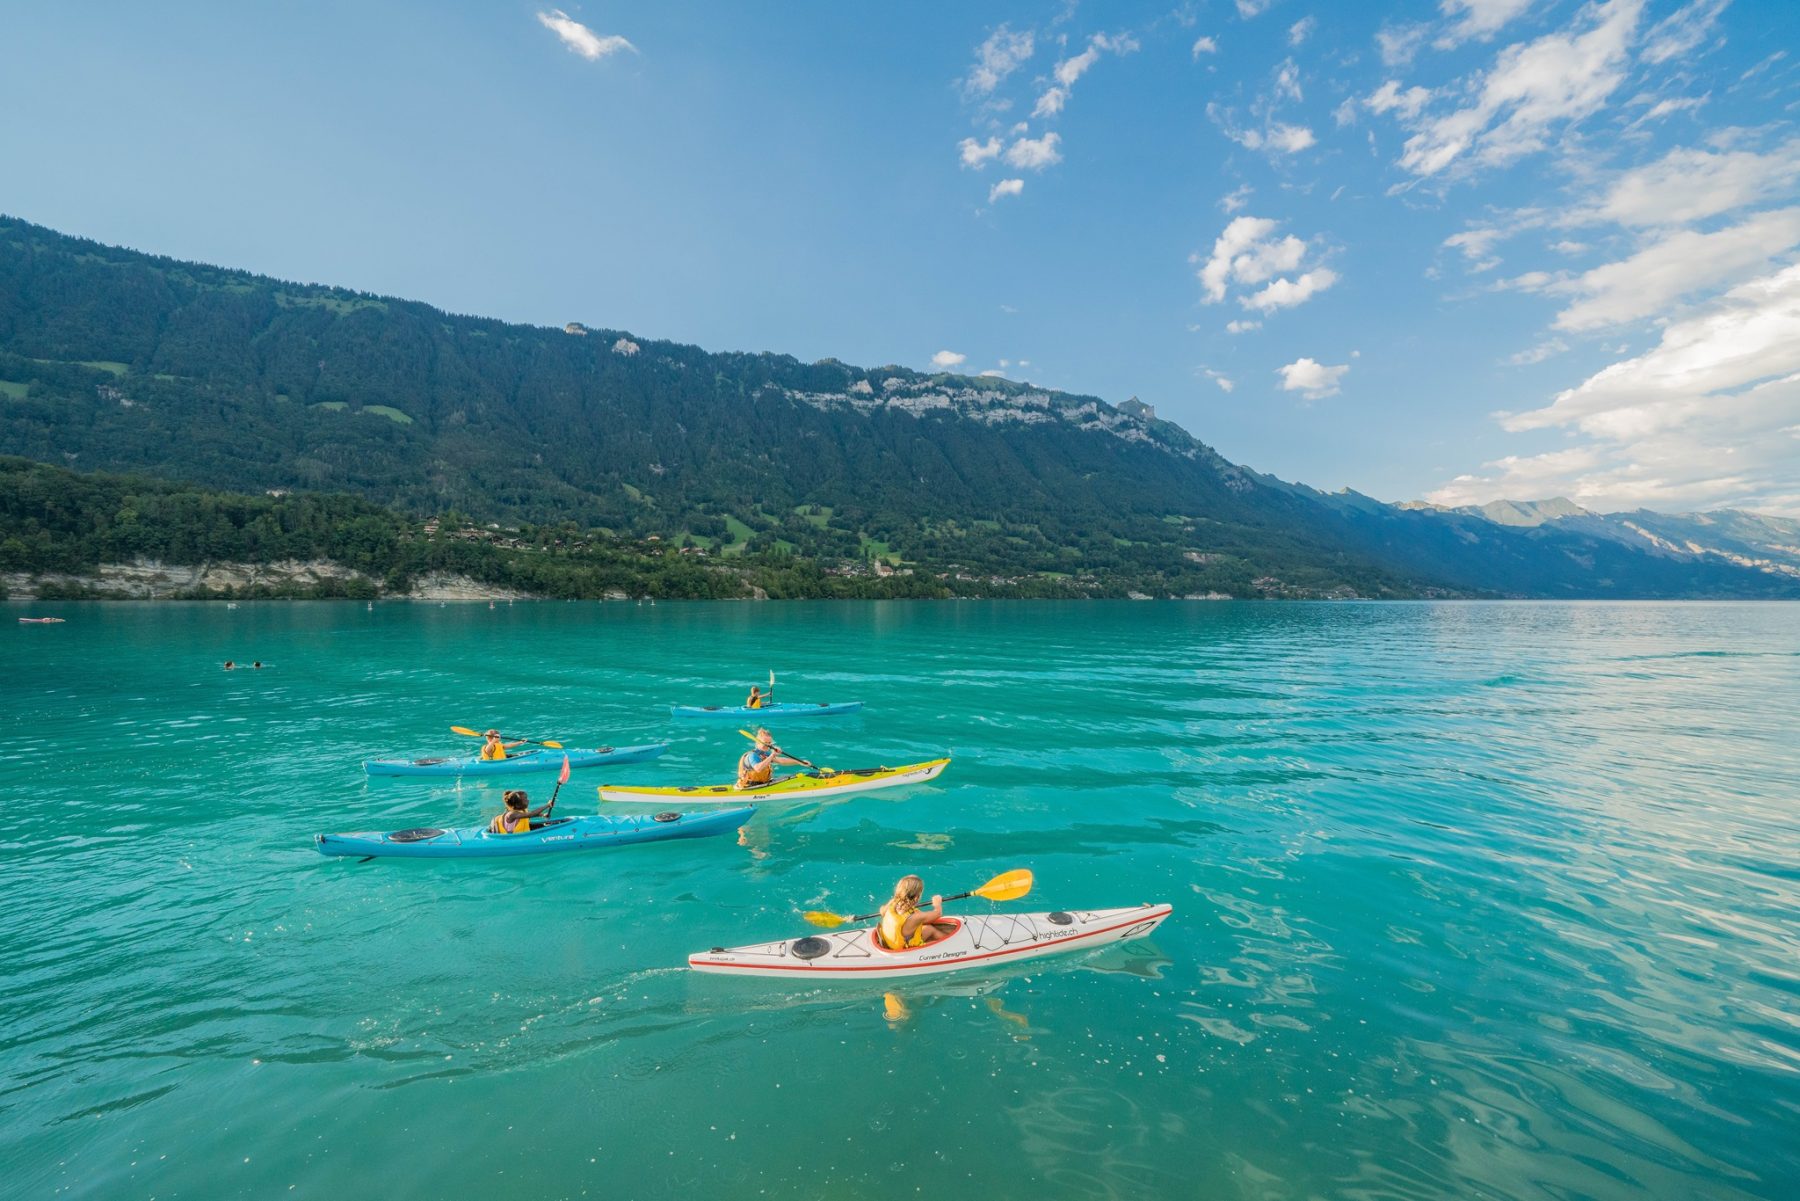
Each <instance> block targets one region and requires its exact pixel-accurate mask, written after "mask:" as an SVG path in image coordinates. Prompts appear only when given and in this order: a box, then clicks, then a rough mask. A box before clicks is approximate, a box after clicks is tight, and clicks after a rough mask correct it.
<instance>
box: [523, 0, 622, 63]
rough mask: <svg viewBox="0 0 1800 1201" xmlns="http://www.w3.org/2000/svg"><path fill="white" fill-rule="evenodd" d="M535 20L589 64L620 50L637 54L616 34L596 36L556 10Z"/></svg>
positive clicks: (544, 13)
mask: <svg viewBox="0 0 1800 1201" xmlns="http://www.w3.org/2000/svg"><path fill="white" fill-rule="evenodd" d="M537 19H538V24H540V25H542V26H543V27H544V28H545V29H548V30H549V31H550V32H551V33H554V34H555V35H556V36H557V37H558V38H560V39H562V44H563V45H565V46H567V47H568V48H569V49H570V50H571V51H573V52H574V53H576V54H579V55H580V56H581V57H583V58H585V59H587V60H588V61H589V62H598V61H599V60H600V59H603V58H605V57H607V56H608V55H610V54H617V53H618V52H619V51H621V50H630V51H631V52H633V53H634V54H635V53H636V52H637V47H636V46H633V45H632V44H631V43H630V42H628V41H626V40H625V39H624V38H622V37H620V36H619V35H618V34H606V35H604V36H602V35H601V34H597V33H595V32H594V31H593V30H591V29H589V28H588V27H587V26H586V25H583V24H582V23H581V22H580V21H577V20H576V19H575V18H573V17H571V16H570V15H569V14H568V13H566V12H563V11H562V10H561V9H558V8H553V9H551V10H550V11H548V12H541V13H539V14H538V15H537Z"/></svg>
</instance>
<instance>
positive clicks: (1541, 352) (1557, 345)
mask: <svg viewBox="0 0 1800 1201" xmlns="http://www.w3.org/2000/svg"><path fill="white" fill-rule="evenodd" d="M1567 349H1569V344H1568V343H1567V342H1565V341H1563V340H1562V339H1561V338H1551V339H1549V340H1548V341H1544V342H1539V343H1538V344H1537V345H1536V346H1533V347H1531V348H1530V349H1529V350H1521V351H1520V352H1519V353H1518V354H1515V355H1511V356H1509V357H1508V358H1507V360H1506V361H1507V363H1508V365H1510V366H1513V367H1529V366H1531V365H1532V364H1533V363H1541V362H1543V361H1544V360H1545V359H1548V358H1552V357H1553V356H1555V355H1559V354H1561V353H1562V352H1563V351H1565V350H1567Z"/></svg>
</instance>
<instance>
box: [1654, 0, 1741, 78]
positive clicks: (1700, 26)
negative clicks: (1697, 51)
mask: <svg viewBox="0 0 1800 1201" xmlns="http://www.w3.org/2000/svg"><path fill="white" fill-rule="evenodd" d="M1730 3H1731V0H1695V2H1694V3H1693V4H1690V5H1688V6H1687V7H1686V8H1682V9H1678V10H1676V11H1675V12H1674V13H1671V14H1670V15H1669V16H1667V17H1664V18H1663V19H1662V20H1661V21H1658V22H1657V23H1656V24H1655V25H1653V26H1651V28H1650V32H1649V33H1648V34H1646V35H1645V36H1644V54H1643V58H1644V61H1645V62H1647V63H1664V62H1668V61H1669V60H1670V59H1672V58H1679V57H1681V56H1682V55H1684V54H1687V53H1688V52H1689V51H1691V50H1693V49H1694V48H1695V47H1696V46H1698V45H1699V44H1700V43H1701V42H1703V41H1705V40H1706V38H1707V35H1708V34H1710V33H1711V32H1712V28H1713V24H1714V23H1715V22H1717V21H1718V19H1719V14H1720V13H1722V12H1724V11H1725V6H1726V5H1728V4H1730Z"/></svg>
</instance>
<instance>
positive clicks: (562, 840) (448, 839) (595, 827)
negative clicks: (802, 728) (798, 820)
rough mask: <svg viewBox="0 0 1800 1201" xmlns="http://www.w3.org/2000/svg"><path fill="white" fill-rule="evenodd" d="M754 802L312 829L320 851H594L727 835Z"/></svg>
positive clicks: (451, 855)
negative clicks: (505, 824)
mask: <svg viewBox="0 0 1800 1201" xmlns="http://www.w3.org/2000/svg"><path fill="white" fill-rule="evenodd" d="M755 812H756V807H755V806H754V805H734V806H732V807H731V808H729V809H705V810H695V811H691V812H686V813H656V814H649V813H644V814H638V815H635V816H630V817H560V818H553V819H551V820H550V821H547V822H545V823H543V824H542V825H540V826H538V827H537V828H536V829H534V830H532V831H530V832H529V833H525V834H496V833H494V832H492V831H490V830H489V829H488V828H487V827H486V826H475V827H472V828H469V829H461V830H435V829H430V828H422V829H416V830H395V831H393V832H391V833H386V834H379V833H357V834H318V835H315V836H314V837H313V844H314V846H315V847H316V848H317V849H318V852H319V854H321V855H356V856H386V857H390V858H395V859H491V858H497V857H500V856H507V855H543V854H551V853H555V852H560V851H598V850H605V849H606V848H608V847H621V846H630V845H631V844H633V843H639V842H661V841H664V840H666V839H671V838H704V837H706V836H707V835H709V834H727V833H730V832H731V831H733V830H735V829H737V828H738V827H739V826H741V825H743V824H744V823H745V822H747V821H749V820H750V816H751V815H752V814H754V813H755Z"/></svg>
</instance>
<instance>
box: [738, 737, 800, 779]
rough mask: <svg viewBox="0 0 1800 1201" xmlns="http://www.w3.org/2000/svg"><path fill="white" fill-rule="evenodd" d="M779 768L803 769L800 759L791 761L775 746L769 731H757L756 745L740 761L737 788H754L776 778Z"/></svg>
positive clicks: (773, 738)
mask: <svg viewBox="0 0 1800 1201" xmlns="http://www.w3.org/2000/svg"><path fill="white" fill-rule="evenodd" d="M777 766H791V767H803V766H805V764H804V763H802V762H801V760H799V759H790V758H788V757H787V756H786V755H784V754H782V753H781V748H780V747H778V746H776V745H775V736H774V735H773V734H771V733H769V732H768V731H767V730H763V729H759V730H757V731H756V745H755V746H753V747H751V748H750V749H749V750H747V751H745V752H744V753H743V755H742V756H741V757H740V758H739V759H738V768H737V786H738V787H739V788H752V787H755V786H756V785H758V784H767V783H768V782H769V781H770V780H773V779H774V778H775V768H776V767H777Z"/></svg>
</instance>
